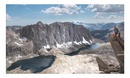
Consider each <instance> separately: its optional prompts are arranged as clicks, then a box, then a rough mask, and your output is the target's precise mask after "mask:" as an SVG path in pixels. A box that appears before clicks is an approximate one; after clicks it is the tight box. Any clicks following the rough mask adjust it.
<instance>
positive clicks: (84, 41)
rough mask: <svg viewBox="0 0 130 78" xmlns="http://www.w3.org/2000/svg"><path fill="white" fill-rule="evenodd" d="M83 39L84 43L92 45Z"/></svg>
mask: <svg viewBox="0 0 130 78" xmlns="http://www.w3.org/2000/svg"><path fill="white" fill-rule="evenodd" d="M82 38H83V41H82V43H87V44H89V45H91V43H89V42H88V41H86V40H85V39H84V37H82Z"/></svg>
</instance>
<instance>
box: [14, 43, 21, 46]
mask: <svg viewBox="0 0 130 78" xmlns="http://www.w3.org/2000/svg"><path fill="white" fill-rule="evenodd" d="M14 43H15V44H16V45H18V46H23V44H20V43H17V42H14Z"/></svg>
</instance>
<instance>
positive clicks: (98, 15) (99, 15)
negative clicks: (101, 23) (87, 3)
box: [94, 12, 104, 18]
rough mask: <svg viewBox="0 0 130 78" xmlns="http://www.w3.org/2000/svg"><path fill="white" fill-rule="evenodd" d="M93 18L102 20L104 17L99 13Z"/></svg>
mask: <svg viewBox="0 0 130 78" xmlns="http://www.w3.org/2000/svg"><path fill="white" fill-rule="evenodd" d="M94 17H95V18H104V16H102V13H99V12H97V13H96V15H95V16H94Z"/></svg>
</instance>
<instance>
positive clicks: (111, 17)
mask: <svg viewBox="0 0 130 78" xmlns="http://www.w3.org/2000/svg"><path fill="white" fill-rule="evenodd" d="M123 18H124V17H122V16H117V15H110V16H108V17H107V19H123Z"/></svg>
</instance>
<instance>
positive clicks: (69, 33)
mask: <svg viewBox="0 0 130 78" xmlns="http://www.w3.org/2000/svg"><path fill="white" fill-rule="evenodd" d="M7 32H8V31H7ZM11 32H12V34H11V33H8V34H7V41H6V42H7V44H6V45H7V52H8V55H10V53H11V52H12V51H13V52H12V53H14V52H15V51H16V52H19V51H22V52H23V50H25V51H27V48H26V47H23V46H25V45H26V46H27V45H29V44H31V45H32V46H33V53H40V54H49V55H53V53H51V52H50V51H51V49H53V48H57V49H59V50H61V51H62V53H63V54H66V53H70V52H73V51H76V50H78V49H79V48H81V47H83V46H86V45H91V44H92V43H93V37H92V35H91V33H90V31H89V30H88V29H86V28H85V27H84V26H82V25H76V24H73V23H70V22H63V23H62V22H54V23H52V24H49V25H48V24H43V23H42V22H41V21H39V22H37V23H36V24H34V25H27V26H24V27H22V28H20V29H18V30H16V31H15V33H13V31H11ZM17 34H18V35H17ZM26 43H28V44H26ZM12 45H13V46H12ZM14 47H15V48H14ZM17 47H18V49H17ZM20 47H22V48H24V49H22V48H20ZM28 47H29V46H28ZM31 48H32V47H30V49H29V53H32V52H31V51H32V50H31ZM13 49H15V50H13ZM17 50H18V51H17ZM9 52H10V53H9ZM24 53H25V54H28V52H23V54H24ZM54 53H58V51H56V52H54ZM16 54H17V53H16Z"/></svg>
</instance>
